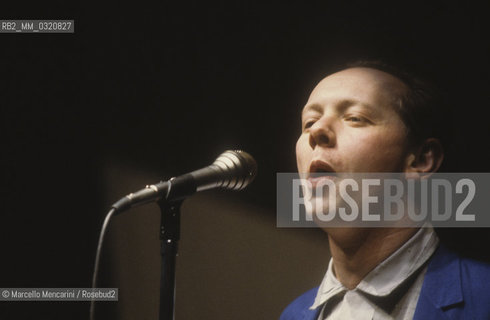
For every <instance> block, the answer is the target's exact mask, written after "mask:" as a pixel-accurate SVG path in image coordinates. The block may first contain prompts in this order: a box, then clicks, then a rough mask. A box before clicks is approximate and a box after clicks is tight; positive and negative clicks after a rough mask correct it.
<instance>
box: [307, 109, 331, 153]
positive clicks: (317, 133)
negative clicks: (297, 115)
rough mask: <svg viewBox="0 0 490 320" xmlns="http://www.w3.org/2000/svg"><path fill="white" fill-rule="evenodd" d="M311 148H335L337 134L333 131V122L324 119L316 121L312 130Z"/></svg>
mask: <svg viewBox="0 0 490 320" xmlns="http://www.w3.org/2000/svg"><path fill="white" fill-rule="evenodd" d="M309 142H310V146H311V147H312V148H315V146H320V147H326V148H331V147H333V146H335V132H334V131H333V129H332V123H331V120H330V119H328V118H327V117H325V116H324V117H323V118H322V119H319V120H318V121H316V122H315V123H314V124H313V125H312V126H311V128H310V141H309Z"/></svg>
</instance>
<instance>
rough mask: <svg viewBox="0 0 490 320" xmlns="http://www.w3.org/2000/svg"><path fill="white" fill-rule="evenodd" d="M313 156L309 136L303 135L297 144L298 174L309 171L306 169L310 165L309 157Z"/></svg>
mask: <svg viewBox="0 0 490 320" xmlns="http://www.w3.org/2000/svg"><path fill="white" fill-rule="evenodd" d="M310 155H311V147H310V144H309V142H308V139H307V136H305V135H301V136H300V137H299V139H298V141H297V142H296V165H297V167H298V172H300V173H304V172H307V171H308V168H307V167H306V166H307V165H308V163H309V160H308V159H309V157H310Z"/></svg>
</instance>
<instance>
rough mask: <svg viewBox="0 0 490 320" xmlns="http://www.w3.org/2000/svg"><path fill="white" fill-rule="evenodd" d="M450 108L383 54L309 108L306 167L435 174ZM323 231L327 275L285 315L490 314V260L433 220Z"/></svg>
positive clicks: (350, 72)
mask: <svg viewBox="0 0 490 320" xmlns="http://www.w3.org/2000/svg"><path fill="white" fill-rule="evenodd" d="M441 108H442V106H441V105H440V104H439V103H438V100H437V96H436V95H435V94H434V92H433V91H432V90H431V88H430V87H429V86H427V85H425V84H424V83H423V82H421V81H419V80H417V79H416V78H414V77H412V76H410V75H408V74H406V73H404V72H402V71H398V70H396V69H394V68H392V67H389V66H385V65H383V64H381V63H375V62H371V63H358V64H355V65H353V66H350V67H349V68H347V69H344V70H341V71H339V72H336V73H334V74H331V75H329V76H327V77H326V78H324V79H323V80H322V81H320V83H319V84H318V85H317V86H316V87H315V88H314V90H313V92H312V93H311V95H310V97H309V100H308V102H307V104H306V106H305V107H304V109H303V113H302V133H301V136H300V137H299V139H298V142H297V145H296V157H297V165H298V171H299V172H300V173H306V174H309V173H315V172H339V173H340V172H343V173H345V172H347V173H362V172H400V173H406V174H430V173H434V172H436V171H438V170H439V168H440V167H441V164H442V161H443V158H444V151H443V147H442V143H443V142H444V140H443V131H444V130H443V129H444V126H443V125H441V124H440V119H438V115H440V114H441V113H443V112H445V110H443V109H441ZM322 227H323V226H322ZM324 230H325V232H327V234H328V239H329V245H330V252H331V254H332V259H331V260H330V263H329V266H328V270H327V272H326V275H325V277H324V279H323V281H322V282H321V285H320V286H319V287H318V288H314V289H312V290H310V291H308V292H306V293H305V294H303V295H301V296H300V297H299V298H297V299H296V300H295V301H294V302H293V303H291V304H290V305H289V306H288V307H287V308H286V309H285V310H284V312H283V314H282V315H281V320H293V319H297V320H306V319H311V320H317V319H319V320H324V319H342V320H345V319H424V320H425V319H490V266H488V265H486V264H483V263H479V262H476V261H473V260H469V259H464V258H461V257H459V256H458V255H456V254H455V253H452V252H450V251H449V250H448V249H446V248H445V247H444V246H443V245H441V244H440V243H439V239H438V237H437V235H436V233H435V232H434V230H433V228H431V227H430V226H428V227H425V228H413V227H411V228H399V227H397V228H395V227H393V228H390V227H384V228H354V227H352V228H349V227H347V228H345V227H344V228H334V227H328V225H327V226H326V227H324Z"/></svg>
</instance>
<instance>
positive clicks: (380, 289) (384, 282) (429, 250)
mask: <svg viewBox="0 0 490 320" xmlns="http://www.w3.org/2000/svg"><path fill="white" fill-rule="evenodd" d="M438 244H439V238H438V237H437V235H436V233H435V232H434V229H433V228H432V226H430V225H428V224H426V225H424V226H423V227H422V228H420V230H418V231H417V232H416V233H415V235H413V236H412V237H411V238H410V239H409V240H408V241H407V242H405V243H404V244H403V245H402V246H401V247H400V248H398V250H396V251H395V252H394V253H393V254H391V255H390V256H389V257H388V258H386V259H385V260H384V261H382V262H381V263H380V264H378V265H377V266H376V267H375V268H374V269H373V270H371V272H369V273H368V274H367V275H366V276H365V277H364V279H362V281H361V282H360V283H359V284H358V285H357V287H356V288H355V289H353V290H359V291H362V292H365V293H367V294H369V295H372V296H377V297H385V296H388V295H389V294H390V293H392V292H393V291H394V290H395V289H396V288H398V287H399V286H401V285H402V283H404V282H405V281H406V280H407V279H408V278H409V277H410V276H411V275H412V274H414V273H415V272H416V271H417V270H419V269H420V267H421V266H422V265H424V264H425V262H427V261H428V260H429V258H430V257H431V255H432V254H433V253H434V251H435V250H436V248H437V245H438ZM347 290H348V289H347V288H346V287H344V286H343V285H342V284H341V283H340V281H339V280H337V278H336V277H335V275H334V272H333V260H332V259H330V262H329V264H328V270H327V273H326V274H325V277H324V278H323V281H322V284H321V285H320V287H319V289H318V293H317V296H316V298H315V301H314V303H313V305H312V306H311V307H310V309H316V308H317V307H319V306H320V305H322V304H324V303H326V302H328V301H329V300H330V299H331V298H332V297H334V296H336V295H337V294H340V293H343V292H346V291H347Z"/></svg>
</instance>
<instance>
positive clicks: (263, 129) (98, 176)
mask: <svg viewBox="0 0 490 320" xmlns="http://www.w3.org/2000/svg"><path fill="white" fill-rule="evenodd" d="M487 12H488V11H487V8H485V7H475V6H473V5H469V4H459V3H457V2H450V1H449V2H448V1H444V2H442V1H441V2H433V3H431V4H423V5H417V4H416V3H414V2H410V3H407V4H405V5H402V4H396V5H395V4H392V5H388V6H381V5H373V4H372V3H368V2H365V1H358V2H351V3H350V4H349V5H343V4H339V3H337V2H333V1H332V2H331V3H330V4H329V3H328V2H327V3H323V4H322V5H318V4H308V5H307V4H285V3H279V2H276V3H272V2H269V3H259V2H256V3H253V2H249V1H227V2H224V1H223V2H222V3H211V2H204V1H194V2H191V1H187V2H168V1H160V2H145V3H143V2H133V3H130V4H129V3H125V4H122V3H119V4H104V3H102V2H100V3H98V4H97V5H91V4H88V3H86V4H67V3H65V2H61V1H60V2H52V3H50V4H48V3H43V4H42V7H41V6H40V5H39V4H38V5H37V7H36V6H30V5H25V7H24V6H23V7H18V8H13V9H12V8H8V9H5V10H1V11H0V14H1V16H0V18H2V19H50V18H52V19H56V18H60V19H74V20H75V33H74V34H0V68H1V69H0V79H1V80H0V133H1V135H0V137H1V141H2V143H1V157H0V158H1V162H2V163H1V167H0V172H1V180H0V192H1V201H0V210H1V211H0V212H1V220H0V221H1V222H0V241H1V243H2V247H1V248H2V250H1V257H2V263H1V267H0V286H1V287H89V286H90V278H91V272H92V265H93V258H94V252H95V247H96V240H97V237H98V231H99V228H100V225H101V222H102V219H103V216H104V213H105V211H106V209H107V208H108V205H109V203H111V202H113V201H115V200H116V199H114V198H111V199H107V197H106V196H105V194H104V192H105V191H104V190H105V188H106V187H107V186H106V185H105V184H106V183H107V181H104V175H103V174H102V172H103V171H104V170H105V169H104V168H106V167H107V166H110V165H111V161H112V160H113V159H119V161H122V162H124V163H129V164H131V165H132V166H134V167H141V168H147V169H149V170H152V172H154V173H155V180H158V179H160V178H165V177H170V176H171V175H176V174H179V173H184V172H187V171H190V170H193V169H196V168H198V167H202V166H204V165H207V164H209V163H210V162H211V161H212V160H214V158H215V157H216V156H217V155H218V154H219V153H220V152H222V151H223V150H226V149H230V148H241V149H243V150H246V151H248V152H249V153H251V154H253V155H254V156H255V158H256V159H257V161H258V164H259V175H258V177H257V180H256V182H255V183H254V184H253V185H252V186H251V187H250V188H249V189H248V190H246V191H244V192H243V193H242V194H241V197H243V199H245V200H246V201H248V202H249V203H252V204H255V205H257V206H261V207H264V208H267V209H270V212H271V213H272V214H273V212H274V210H273V209H274V207H275V174H276V172H284V171H294V170H295V157H294V144H295V139H296V137H297V135H298V133H299V127H300V120H299V113H300V110H301V108H302V105H303V104H304V102H305V101H306V99H307V97H308V94H309V91H310V90H311V88H312V87H313V86H314V84H315V83H316V82H317V81H318V80H320V79H321V78H322V76H324V75H325V73H326V72H328V70H330V69H331V68H332V67H333V66H335V65H336V64H338V63H341V62H345V61H349V60H356V59H359V58H378V59H379V58H381V59H384V60H387V61H390V62H395V63H400V64H402V65H404V66H406V67H408V68H409V69H412V70H413V71H415V72H416V73H419V74H421V75H422V76H425V77H427V78H429V79H432V80H434V81H435V82H437V83H439V84H440V85H441V86H442V87H443V89H444V91H445V92H446V94H447V96H448V97H449V99H450V101H451V102H452V105H453V106H454V113H453V114H454V116H453V124H452V127H453V129H454V132H455V134H454V136H455V137H456V142H455V144H454V146H455V148H454V149H455V150H457V151H456V152H455V153H454V154H453V155H452V160H457V161H455V162H457V164H458V166H457V167H456V168H458V169H459V170H461V171H473V172H488V171H489V165H488V163H489V160H490V158H489V156H488V153H487V149H488V143H487V140H488V138H489V137H490V135H489V133H490V129H489V125H488V124H489V121H488V119H489V118H488V115H489V112H488V107H489V105H488V101H489V99H490V91H489V90H488V89H487V87H488V84H489V83H490V81H489V80H490V79H489V77H490V76H489V74H490V73H489V72H490V62H489V60H488V57H489V56H490V52H489V41H488V38H489V32H488V31H487V30H488V27H489V24H490V23H489V21H488V19H487ZM441 121H447V120H446V117H445V116H444V117H441ZM148 182H155V181H148ZM458 232H459V233H458V234H459V236H458V237H454V236H453V237H447V238H448V239H447V241H448V243H451V244H452V245H453V246H455V247H458V248H459V249H461V250H462V251H464V252H466V253H468V254H470V255H473V256H480V257H483V258H485V252H486V251H488V250H487V248H488V246H487V243H488V240H486V239H488V236H486V233H487V231H486V230H483V231H479V232H475V231H474V230H470V231H468V230H465V231H458ZM443 236H444V232H443ZM451 239H452V240H453V241H452V242H451V241H449V240H451ZM487 257H488V255H487ZM87 312H88V305H87V304H82V303H59V304H43V303H9V304H7V303H3V304H1V305H0V316H1V317H2V319H24V318H28V317H32V316H33V315H36V317H39V318H46V319H48V318H49V319H66V318H71V319H78V318H80V319H85V318H86V314H87ZM107 312H109V313H110V311H107ZM239 312H246V310H240V311H239Z"/></svg>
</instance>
